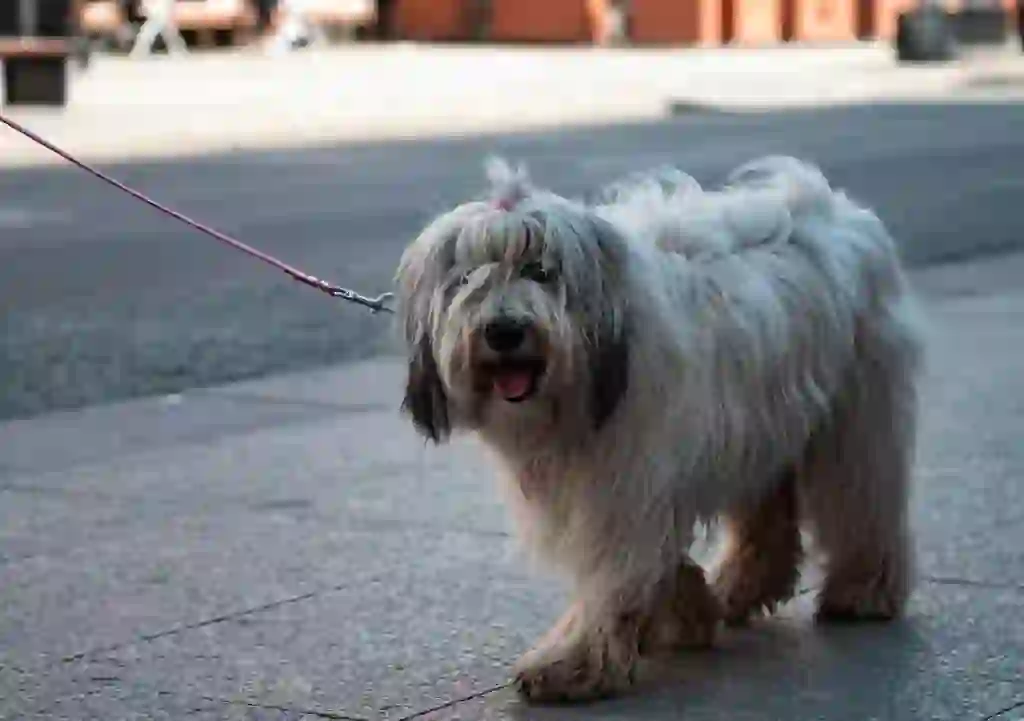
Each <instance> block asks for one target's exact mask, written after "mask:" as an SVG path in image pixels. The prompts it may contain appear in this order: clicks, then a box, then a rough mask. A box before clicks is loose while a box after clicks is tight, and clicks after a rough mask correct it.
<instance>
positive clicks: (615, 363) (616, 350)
mask: <svg viewBox="0 0 1024 721" xmlns="http://www.w3.org/2000/svg"><path fill="white" fill-rule="evenodd" d="M626 335H627V334H626V329H625V328H623V327H619V328H613V327H611V325H610V324H604V327H602V328H601V329H600V330H599V332H598V335H597V338H596V339H595V341H594V345H593V347H592V348H591V349H590V355H589V360H590V416H591V420H592V421H593V423H594V428H595V429H599V428H601V427H602V426H603V425H604V424H605V423H606V422H607V421H608V419H609V418H610V417H611V415H612V413H614V412H615V409H616V408H618V406H619V402H620V401H621V400H622V397H623V396H624V395H625V394H626V390H627V388H628V387H629V340H628V339H627V337H626Z"/></svg>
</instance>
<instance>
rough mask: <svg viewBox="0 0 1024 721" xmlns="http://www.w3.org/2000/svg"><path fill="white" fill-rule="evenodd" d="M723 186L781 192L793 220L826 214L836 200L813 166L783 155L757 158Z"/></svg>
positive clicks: (730, 176) (738, 169) (740, 169)
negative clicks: (805, 216) (794, 218)
mask: <svg viewBox="0 0 1024 721" xmlns="http://www.w3.org/2000/svg"><path fill="white" fill-rule="evenodd" d="M726 185H727V186H729V187H732V188H745V189H760V190H766V191H776V192H780V193H782V194H783V200H784V203H785V205H786V207H787V208H788V209H789V212H790V213H791V214H792V215H793V216H794V217H799V216H804V215H812V214H816V213H828V212H830V211H831V210H832V208H833V207H834V203H835V200H836V197H837V196H836V193H835V191H834V190H833V188H832V186H831V185H830V184H829V182H828V179H827V178H826V177H825V175H824V174H823V173H822V172H821V170H820V169H819V168H818V167H817V166H816V165H813V164H811V163H808V162H805V161H803V160H800V159H798V158H794V157H789V156H782V155H771V156H767V157H764V158H758V159H757V160H753V161H751V162H749V163H745V164H744V165H741V166H740V167H738V168H737V169H736V170H734V171H732V173H730V174H729V176H728V178H727V179H726Z"/></svg>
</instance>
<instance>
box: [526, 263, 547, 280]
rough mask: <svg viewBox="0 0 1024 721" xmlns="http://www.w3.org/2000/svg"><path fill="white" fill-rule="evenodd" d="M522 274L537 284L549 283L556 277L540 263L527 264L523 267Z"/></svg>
mask: <svg viewBox="0 0 1024 721" xmlns="http://www.w3.org/2000/svg"><path fill="white" fill-rule="evenodd" d="M520 274H521V275H522V276H523V277H524V278H526V279H527V280H532V281H534V282H535V283H547V282H549V281H550V280H551V279H552V277H553V275H554V274H553V273H552V272H551V271H549V270H547V269H546V268H545V267H544V266H543V265H541V264H540V263H527V264H526V265H524V266H523V268H522V270H521V271H520Z"/></svg>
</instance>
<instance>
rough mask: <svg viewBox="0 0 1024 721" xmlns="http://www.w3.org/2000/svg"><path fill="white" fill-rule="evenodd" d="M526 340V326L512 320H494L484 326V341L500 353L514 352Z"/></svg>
mask: <svg viewBox="0 0 1024 721" xmlns="http://www.w3.org/2000/svg"><path fill="white" fill-rule="evenodd" d="M525 338H526V324H525V323H522V322H521V321H517V320H514V319H512V318H502V319H500V320H494V321H491V322H490V323H488V324H487V325H486V326H484V340H486V341H487V345H489V346H490V347H491V349H493V350H496V351H498V352H499V353H507V352H509V351H513V350H515V349H516V348H518V347H519V346H521V345H522V344H523V340H524V339H525Z"/></svg>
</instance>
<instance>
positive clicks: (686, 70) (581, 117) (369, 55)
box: [0, 43, 1024, 167]
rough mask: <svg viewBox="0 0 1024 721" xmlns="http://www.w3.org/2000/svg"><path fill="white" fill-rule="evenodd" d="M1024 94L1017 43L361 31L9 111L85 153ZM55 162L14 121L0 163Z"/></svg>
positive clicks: (120, 70) (150, 65)
mask: <svg viewBox="0 0 1024 721" xmlns="http://www.w3.org/2000/svg"><path fill="white" fill-rule="evenodd" d="M992 92H995V93H996V94H998V95H1002V96H1005V94H1006V93H1007V92H1012V93H1014V94H1015V95H1017V96H1018V97H1020V96H1024V60H1022V59H1021V56H1020V52H1019V48H1017V47H1016V46H1008V47H1007V48H1006V49H1005V51H1004V50H1003V49H998V50H996V51H984V52H971V53H969V54H966V55H965V57H964V59H963V60H961V61H959V62H955V63H949V64H943V65H936V66H932V65H929V66H905V65H899V64H898V63H897V62H896V61H895V58H894V54H893V50H892V48H891V47H890V46H889V45H887V44H884V43H863V44H851V45H844V46H839V47H817V46H809V47H801V46H785V47H782V48H775V47H771V48H757V49H743V48H736V49H728V50H721V49H707V50H701V49H694V50H679V49H667V50H665V49H607V48H585V49H582V50H581V49H579V48H530V47H526V48H516V47H512V48H509V47H491V46H433V45H417V44H407V43H400V44H381V45H374V44H358V45H350V46H342V47H338V48H335V49H331V50H324V51H321V50H316V51H312V52H300V53H294V54H290V55H286V56H283V57H281V56H266V55H263V54H261V53H259V52H256V51H253V50H249V51H229V52H224V53H203V54H198V53H197V54H195V55H192V56H188V57H185V58H180V59H179V58H170V57H166V56H155V57H153V58H149V59H146V60H142V61H139V60H132V59H128V58H118V57H104V56H100V57H98V58H97V59H96V62H95V63H94V65H93V66H92V67H91V68H90V69H89V70H88V71H86V72H85V73H84V74H78V75H76V76H75V77H74V78H73V81H72V83H71V104H70V106H69V107H68V108H66V109H64V110H56V111H55V110H49V109H32V108H29V109H17V108H14V109H10V110H9V111H8V112H9V114H10V115H11V117H13V118H15V119H16V120H20V121H22V122H25V123H28V124H30V125H31V127H32V128H33V129H34V130H36V131H37V132H40V133H43V134H44V135H45V136H46V137H47V138H48V139H50V140H52V141H54V142H57V143H58V144H61V145H63V146H65V147H66V149H68V150H70V151H72V152H74V153H76V154H78V155H80V156H81V157H82V158H84V159H88V160H123V159H126V158H128V157H132V158H136V159H140V158H155V157H167V156H175V157H180V156H181V155H182V154H198V153H204V152H213V151H222V150H247V149H254V148H266V147H269V146H274V147H305V146H309V145H311V144H312V145H316V144H324V143H329V142H339V141H368V140H394V139H403V138H404V139H408V138H410V137H422V136H424V135H433V136H437V135H439V134H442V135H462V134H466V133H480V132H493V131H503V132H508V131H512V130H537V129H543V128H553V127H559V126H563V125H565V124H567V123H568V124H575V125H606V124H609V123H614V122H624V121H639V120H652V119H660V118H663V117H665V115H666V114H667V113H668V112H672V111H682V112H687V111H692V110H695V109H698V110H699V109H704V110H707V109H719V110H730V111H743V110H747V111H749V110H770V109H782V108H794V107H810V106H814V107H821V106H822V105H840V104H849V103H862V102H867V101H872V100H888V101H900V100H903V101H911V100H912V101H917V102H920V101H923V100H927V99H936V98H949V97H950V96H958V97H961V98H964V99H972V98H974V99H976V98H978V97H984V96H985V95H986V94H991V93H992ZM47 162H58V161H57V160H56V159H55V157H53V156H51V155H49V154H48V153H46V152H45V151H42V150H40V149H38V148H33V147H31V146H30V145H28V144H27V143H26V142H25V141H24V140H22V139H21V138H18V137H16V136H14V135H12V134H10V133H6V132H5V133H2V134H0V164H2V165H3V166H8V167H9V166H12V165H36V164H39V163H47Z"/></svg>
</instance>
